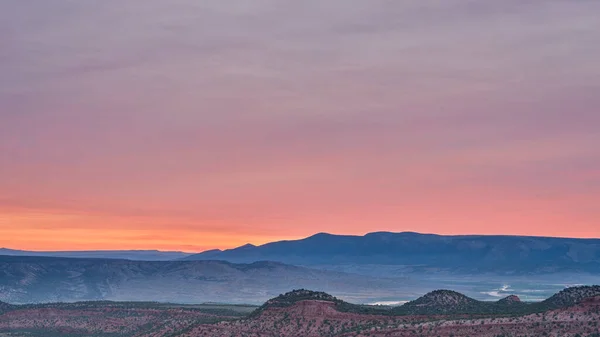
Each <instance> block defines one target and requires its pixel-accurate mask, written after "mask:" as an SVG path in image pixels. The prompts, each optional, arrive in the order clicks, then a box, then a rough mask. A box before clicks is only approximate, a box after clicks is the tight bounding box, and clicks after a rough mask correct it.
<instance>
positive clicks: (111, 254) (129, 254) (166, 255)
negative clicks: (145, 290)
mask: <svg viewBox="0 0 600 337" xmlns="http://www.w3.org/2000/svg"><path fill="white" fill-rule="evenodd" d="M0 255H10V256H48V257H70V258H92V259H93V258H97V259H126V260H135V261H169V260H176V259H182V258H184V257H187V256H190V255H192V254H189V253H183V252H163V251H159V250H91V251H57V252H51V251H48V252H34V251H26V250H15V249H8V248H0Z"/></svg>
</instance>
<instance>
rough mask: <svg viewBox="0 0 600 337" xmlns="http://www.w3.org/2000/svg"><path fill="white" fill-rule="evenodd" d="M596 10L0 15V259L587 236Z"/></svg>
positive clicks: (250, 9)
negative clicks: (399, 236)
mask: <svg viewBox="0 0 600 337" xmlns="http://www.w3.org/2000/svg"><path fill="white" fill-rule="evenodd" d="M598 13H600V2H598V1H567V0H543V1H542V0H540V1H521V0H506V1H475V0H448V1H433V0H431V1H429V0H406V1H378V0H375V1H357V0H332V1H327V2H323V1H317V0H308V1H295V2H292V1H275V0H257V1H242V0H239V1H237V0H236V1H227V2H225V1H210V2H209V1H196V0H172V1H163V0H118V1H117V0H114V1H113V0H91V1H70V0H58V1H46V0H34V1H21V0H5V1H2V2H0V74H1V76H0V246H6V247H10V248H22V249H37V250H43V249H129V248H135V249H151V248H152V249H153V248H157V249H169V250H170V249H181V250H187V251H199V250H204V249H209V248H228V247H233V246H237V245H241V244H244V243H246V242H251V243H255V244H259V243H264V242H268V241H273V240H280V239H292V238H299V237H304V236H308V235H311V234H313V233H316V232H332V233H351V234H363V233H366V232H370V231H380V230H387V231H407V230H410V231H418V232H430V233H442V234H468V233H478V234H525V235H545V236H569V237H600V223H599V219H600V206H599V205H600V145H598V144H600V131H599V130H600V95H599V94H598V93H600V63H599V62H598V60H600V43H598V41H600V20H598Z"/></svg>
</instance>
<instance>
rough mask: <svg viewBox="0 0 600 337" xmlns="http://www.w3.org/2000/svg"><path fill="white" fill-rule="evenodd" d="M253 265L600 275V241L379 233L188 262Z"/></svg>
mask: <svg viewBox="0 0 600 337" xmlns="http://www.w3.org/2000/svg"><path fill="white" fill-rule="evenodd" d="M203 259H218V260H224V261H229V262H237V263H248V262H252V261H257V260H272V261H278V262H282V263H287V264H297V265H307V266H317V265H327V264H331V265H345V264H352V265H369V264H373V265H400V266H405V267H406V268H407V270H408V271H409V272H410V271H424V272H427V271H429V270H431V271H440V270H441V271H449V272H453V273H481V272H491V273H524V274H527V273H557V272H587V273H600V239H575V238H554V237H538V236H511V235H438V234H420V233H415V232H401V233H392V232H373V233H367V234H365V235H362V236H358V235H335V234H328V233H317V234H315V235H312V236H309V237H307V238H303V239H299V240H284V241H276V242H270V243H266V244H263V245H260V246H249V245H244V246H242V247H238V248H233V249H228V250H223V251H214V250H213V251H209V252H203V253H199V254H194V255H191V256H187V257H185V258H183V260H203Z"/></svg>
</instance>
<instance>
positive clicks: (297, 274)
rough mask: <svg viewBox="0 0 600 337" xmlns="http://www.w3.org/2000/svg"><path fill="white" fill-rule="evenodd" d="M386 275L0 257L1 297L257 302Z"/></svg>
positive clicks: (385, 284)
mask: <svg viewBox="0 0 600 337" xmlns="http://www.w3.org/2000/svg"><path fill="white" fill-rule="evenodd" d="M398 287H400V285H399V284H397V283H396V282H394V281H392V280H383V279H381V280H379V279H374V278H370V277H365V276H359V275H350V274H344V273H337V272H330V271H323V270H314V269H309V268H303V267H296V266H290V265H285V264H282V263H275V262H256V263H251V264H233V263H229V262H223V261H158V262H157V261H151V262H149V261H129V260H114V259H108V260H102V259H67V258H51V257H16V256H0V301H5V302H9V303H33V302H56V301H81V300H119V301H161V302H178V303H202V302H207V301H212V302H224V301H225V302H228V303H261V302H264V301H265V300H267V299H268V298H270V297H273V296H275V295H277V294H279V293H281V292H283V291H285V290H287V289H294V288H320V289H324V290H328V291H336V293H338V294H339V293H348V294H355V293H360V292H361V291H364V290H365V289H373V288H375V289H397V288H398Z"/></svg>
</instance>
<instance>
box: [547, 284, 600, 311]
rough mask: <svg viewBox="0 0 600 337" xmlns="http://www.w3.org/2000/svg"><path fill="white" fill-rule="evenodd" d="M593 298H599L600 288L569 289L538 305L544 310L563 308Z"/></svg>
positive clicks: (582, 287)
mask: <svg viewBox="0 0 600 337" xmlns="http://www.w3.org/2000/svg"><path fill="white" fill-rule="evenodd" d="M595 296H600V286H597V285H596V286H581V287H571V288H567V289H565V290H562V291H561V292H559V293H558V294H555V295H554V296H552V297H550V298H548V299H547V300H545V301H542V302H541V303H539V305H540V306H542V307H544V309H545V308H549V309H555V308H564V307H569V306H572V305H575V304H577V303H579V302H581V301H583V300H584V299H587V298H592V297H595Z"/></svg>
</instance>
